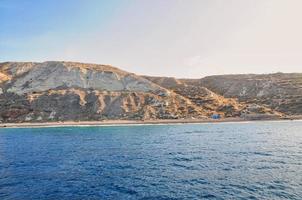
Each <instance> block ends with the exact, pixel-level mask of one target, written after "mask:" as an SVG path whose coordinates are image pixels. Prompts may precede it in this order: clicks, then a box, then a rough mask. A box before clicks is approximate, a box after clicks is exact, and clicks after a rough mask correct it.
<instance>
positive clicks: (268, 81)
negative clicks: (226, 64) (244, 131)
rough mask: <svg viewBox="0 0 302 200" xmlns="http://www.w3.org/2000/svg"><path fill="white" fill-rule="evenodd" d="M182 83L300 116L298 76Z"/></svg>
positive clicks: (300, 80) (301, 88) (237, 77)
mask: <svg viewBox="0 0 302 200" xmlns="http://www.w3.org/2000/svg"><path fill="white" fill-rule="evenodd" d="M183 81H184V82H185V83H187V84H193V85H195V86H204V87H207V88H208V89H210V90H212V91H214V92H216V93H218V94H220V95H223V96H225V97H231V98H237V99H238V100H239V101H240V102H243V103H247V104H251V103H256V104H259V105H264V106H267V107H269V108H271V109H273V110H276V111H279V112H283V113H286V114H288V115H301V114H302V73H291V74H285V73H276V74H263V75H254V74H248V75H221V76H209V77H205V78H202V79H199V80H183Z"/></svg>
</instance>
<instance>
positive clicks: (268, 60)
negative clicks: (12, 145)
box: [0, 0, 302, 77]
mask: <svg viewBox="0 0 302 200" xmlns="http://www.w3.org/2000/svg"><path fill="white" fill-rule="evenodd" d="M301 10H302V1H301V0H182V1H181V0H120V1H118V0H104V1H102V0H43V1H42V0H0V27H1V30H0V61H47V60H71V61H80V62H90V63H100V64H111V65H114V66H117V67H120V68H122V69H124V70H127V71H131V72H135V73H137V74H148V75H162V76H176V77H203V76H206V75H213V74H226V73H228V74H229V73H272V72H279V71H281V72H302V11H301Z"/></svg>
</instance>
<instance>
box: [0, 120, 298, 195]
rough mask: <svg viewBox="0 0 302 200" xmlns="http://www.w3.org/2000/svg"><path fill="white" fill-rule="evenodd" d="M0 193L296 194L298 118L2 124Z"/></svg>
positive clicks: (0, 132) (0, 131) (0, 135)
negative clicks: (34, 125) (106, 124)
mask: <svg viewBox="0 0 302 200" xmlns="http://www.w3.org/2000/svg"><path fill="white" fill-rule="evenodd" d="M0 199H2V200H5V199H20V200H24V199H68V200H69V199H156V200H157V199H302V122H255V123H241V124H240V123H225V124H200V125H164V126H132V127H130V126H129V127H125V126H122V127H121V126H120V127H85V128H84V127H82V128H80V127H65V128H28V129H0Z"/></svg>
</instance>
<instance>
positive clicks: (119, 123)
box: [0, 116, 302, 128]
mask: <svg viewBox="0 0 302 200" xmlns="http://www.w3.org/2000/svg"><path fill="white" fill-rule="evenodd" d="M289 120H302V116H292V117H290V118H279V119H262V120H248V119H244V118H239V117H238V118H223V119H156V120H103V121H64V122H63V121H59V122H21V123H0V128H35V127H36V128H40V127H64V126H66V127H68V126H128V125H152V124H157V125H160V124H199V123H225V122H255V121H289Z"/></svg>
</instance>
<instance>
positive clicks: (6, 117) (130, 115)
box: [0, 62, 208, 122]
mask: <svg viewBox="0 0 302 200" xmlns="http://www.w3.org/2000/svg"><path fill="white" fill-rule="evenodd" d="M0 73H1V83H0V88H1V93H0V121H2V122H22V121H59V120H62V121H64V120H102V119H173V118H190V117H194V118H204V117H205V116H207V115H208V113H206V111H204V110H203V109H201V108H199V107H198V106H196V105H194V104H193V103H192V102H191V101H190V100H189V99H186V98H184V97H182V96H180V95H177V94H175V93H173V92H170V91H169V90H167V89H165V88H163V87H161V86H159V85H156V84H155V83H153V82H151V81H149V80H147V79H145V78H143V77H140V76H137V75H135V74H132V73H128V72H125V71H122V70H119V69H117V68H115V67H111V66H107V65H95V64H82V63H73V62H44V63H1V64H0Z"/></svg>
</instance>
